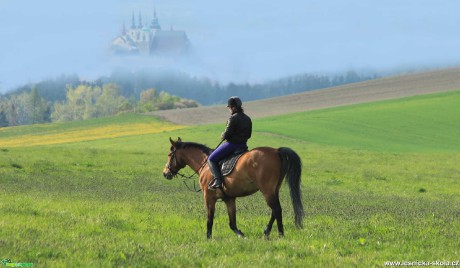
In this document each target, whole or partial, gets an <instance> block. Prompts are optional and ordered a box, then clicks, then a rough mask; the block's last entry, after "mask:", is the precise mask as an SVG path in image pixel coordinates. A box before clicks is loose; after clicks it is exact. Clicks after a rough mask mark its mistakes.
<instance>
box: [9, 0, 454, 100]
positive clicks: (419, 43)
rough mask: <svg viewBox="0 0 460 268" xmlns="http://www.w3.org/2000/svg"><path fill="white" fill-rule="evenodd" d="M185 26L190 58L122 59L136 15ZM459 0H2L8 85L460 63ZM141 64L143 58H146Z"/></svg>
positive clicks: (247, 77)
mask: <svg viewBox="0 0 460 268" xmlns="http://www.w3.org/2000/svg"><path fill="white" fill-rule="evenodd" d="M154 10H156V13H157V16H158V19H159V22H160V24H161V25H162V27H163V29H170V27H173V28H174V29H176V30H184V31H186V33H187V36H188V38H189V39H190V42H191V43H192V45H193V49H194V56H193V57H192V58H191V59H189V60H187V61H186V62H177V61H153V60H151V61H143V62H140V63H139V62H135V61H132V60H125V59H121V58H114V57H113V56H112V55H111V54H110V51H109V48H110V43H111V41H112V40H113V39H114V38H115V37H116V36H117V35H119V34H120V32H121V28H122V25H123V23H126V25H127V26H128V27H129V25H130V23H131V15H132V13H133V12H134V13H135V14H136V16H137V14H138V13H139V12H140V13H141V15H142V17H143V19H144V21H150V19H151V18H152V16H153V12H154ZM458 10H460V1H458V0H385V1H382V0H380V1H379V0H377V1H365V0H283V1H270V0H264V1H262V0H251V1H245V0H232V1H212V0H195V1H180V0H157V1H154V0H148V1H147V0H134V1H132V0H129V1H128V0H112V1H109V0H98V1H93V0H91V1H90V0H78V1H75V0H66V1H60V0H40V1H32V0H0V92H5V91H8V90H12V89H14V88H15V87H17V86H20V85H23V84H25V83H34V82H39V81H41V80H43V79H50V78H55V77H57V76H60V75H63V74H65V75H71V74H77V75H78V76H80V77H81V78H82V79H89V80H90V79H96V78H98V77H99V76H102V75H110V73H111V71H112V70H113V69H114V68H118V67H120V66H124V67H129V68H132V69H135V68H138V66H142V68H160V67H164V68H174V69H177V70H181V71H184V72H186V73H189V74H191V75H193V76H198V77H208V78H210V79H212V80H215V81H218V82H221V83H228V82H237V83H246V82H247V83H259V82H263V81H267V80H274V79H277V78H281V77H285V76H289V75H296V74H301V73H321V74H324V73H334V72H345V71H347V70H357V71H382V70H384V71H389V70H391V69H398V68H399V69H401V68H415V69H416V68H425V67H433V66H434V67H443V66H456V65H460V49H459V48H460V30H459V29H460V16H458ZM139 68H140V67H139Z"/></svg>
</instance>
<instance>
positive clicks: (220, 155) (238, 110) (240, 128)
mask: <svg viewBox="0 0 460 268" xmlns="http://www.w3.org/2000/svg"><path fill="white" fill-rule="evenodd" d="M227 107H228V109H229V111H230V113H231V116H230V118H229V119H228V121H227V128H226V129H225V131H224V132H223V133H222V136H221V137H222V140H226V142H224V143H223V144H222V145H221V146H219V147H218V148H217V149H216V150H215V151H214V152H212V153H211V155H210V156H209V158H208V165H209V169H210V170H211V173H212V175H213V177H214V178H215V179H214V181H212V182H211V184H210V185H209V186H208V189H210V190H215V189H217V188H220V187H222V182H223V176H222V172H221V170H220V166H219V161H221V160H222V159H224V158H225V157H226V156H229V155H230V154H232V153H234V152H235V151H236V150H238V149H240V148H245V149H247V148H248V146H247V141H248V139H249V138H250V137H251V134H252V121H251V118H249V116H247V115H246V114H245V113H244V110H243V108H242V102H241V100H240V98H238V97H231V98H229V99H228V102H227Z"/></svg>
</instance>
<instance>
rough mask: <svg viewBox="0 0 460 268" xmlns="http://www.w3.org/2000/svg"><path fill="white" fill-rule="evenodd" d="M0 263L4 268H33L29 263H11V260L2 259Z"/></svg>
mask: <svg viewBox="0 0 460 268" xmlns="http://www.w3.org/2000/svg"><path fill="white" fill-rule="evenodd" d="M0 263H1V264H2V265H3V266H6V267H33V266H34V264H33V263H31V262H13V261H12V260H11V259H2V260H1V261H0Z"/></svg>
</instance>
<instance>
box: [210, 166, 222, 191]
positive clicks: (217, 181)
mask: <svg viewBox="0 0 460 268" xmlns="http://www.w3.org/2000/svg"><path fill="white" fill-rule="evenodd" d="M208 165H209V169H210V170H211V173H212V176H213V177H214V180H213V181H211V183H210V184H209V185H208V189H209V190H216V189H218V188H221V187H222V182H223V180H224V179H223V176H222V172H221V171H220V167H219V164H216V163H214V162H212V161H208Z"/></svg>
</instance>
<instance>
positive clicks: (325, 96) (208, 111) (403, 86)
mask: <svg viewBox="0 0 460 268" xmlns="http://www.w3.org/2000/svg"><path fill="white" fill-rule="evenodd" d="M458 89H460V67H457V68H451V69H444V70H436V71H430V72H423V73H415V74H407V75H400V76H392V77H386V78H381V79H376V80H370V81H365V82H360V83H354V84H348V85H344V86H338V87H332V88H327V89H321V90H314V91H307V92H304V93H299V94H293V95H287V96H282V97H276V98H270V99H263V100H257V101H249V102H244V100H243V107H244V109H245V111H246V113H247V114H248V115H250V116H251V117H252V118H262V117H267V116H273V115H281V114H287V113H294V112H301V111H308V110H315V109H322V108H329V107H336V106H343V105H351V104H357V103H365V102H372V101H379V100H388V99H397V98H402V97H409V96H415V95H421V94H429V93H436V92H445V91H451V90H458ZM229 97H230V96H229ZM151 115H154V116H157V117H160V118H162V119H165V120H167V121H170V122H173V123H176V124H180V125H199V124H210V123H219V122H221V123H222V122H224V123H225V120H226V119H227V117H228V111H227V109H226V108H225V105H219V106H203V107H197V108H190V109H178V110H164V111H156V112H153V113H151Z"/></svg>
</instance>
